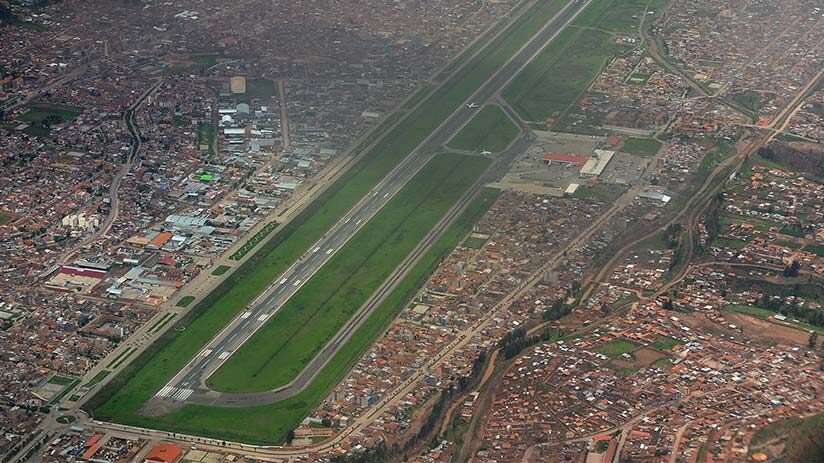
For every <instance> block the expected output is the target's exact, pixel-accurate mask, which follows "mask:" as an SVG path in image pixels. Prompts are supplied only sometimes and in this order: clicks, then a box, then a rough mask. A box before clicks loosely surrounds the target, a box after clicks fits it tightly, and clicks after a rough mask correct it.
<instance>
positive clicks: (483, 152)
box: [481, 150, 492, 156]
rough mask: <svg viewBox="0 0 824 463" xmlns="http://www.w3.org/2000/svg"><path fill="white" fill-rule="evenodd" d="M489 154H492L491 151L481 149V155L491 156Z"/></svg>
mask: <svg viewBox="0 0 824 463" xmlns="http://www.w3.org/2000/svg"><path fill="white" fill-rule="evenodd" d="M491 155H492V151H487V150H483V151H481V156H491Z"/></svg>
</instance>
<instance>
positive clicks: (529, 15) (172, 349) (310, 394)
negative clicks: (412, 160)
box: [84, 0, 566, 443]
mask: <svg viewBox="0 0 824 463" xmlns="http://www.w3.org/2000/svg"><path fill="white" fill-rule="evenodd" d="M565 3H566V1H565V0H551V1H547V2H538V3H535V4H534V5H532V6H531V7H530V9H529V11H527V12H526V14H525V15H523V16H522V17H520V18H519V19H518V20H517V21H515V23H513V24H512V25H511V26H509V27H507V28H506V29H505V31H504V33H503V34H502V35H500V36H499V37H497V38H496V39H495V40H493V41H490V43H489V45H487V46H486V47H484V48H483V51H482V52H481V53H480V54H479V55H478V56H476V57H474V58H472V59H471V60H469V61H468V65H467V67H466V68H464V69H463V70H462V72H461V73H459V74H457V75H455V76H454V77H452V78H451V79H449V81H447V82H446V83H445V85H444V86H443V87H441V88H439V89H438V90H437V91H435V92H433V93H432V94H431V95H430V96H429V97H428V98H426V99H425V100H424V102H423V103H422V104H421V106H419V107H418V109H417V110H416V111H414V112H412V113H411V114H409V115H408V116H407V117H406V118H405V119H403V120H402V121H401V122H400V123H399V125H398V126H396V127H395V128H394V129H392V130H390V131H388V132H387V133H386V135H385V136H384V137H383V138H381V140H380V141H379V142H378V143H377V144H376V145H375V146H374V147H373V148H372V149H371V150H369V152H367V153H366V154H365V155H364V156H363V157H362V158H361V159H360V160H359V161H358V162H357V163H356V164H355V165H353V166H352V167H351V168H350V169H349V170H347V172H346V173H345V174H343V175H342V176H341V177H340V178H339V179H338V180H337V181H336V182H335V183H334V184H332V185H331V186H330V187H329V188H327V189H326V190H325V191H324V192H323V193H322V194H321V195H319V197H318V198H317V199H316V200H315V201H313V202H312V203H311V204H310V205H309V206H308V207H306V208H305V209H304V210H303V211H302V212H301V213H300V214H298V215H297V216H296V217H295V218H293V219H292V220H291V221H290V222H289V224H287V225H286V226H284V227H283V228H282V229H281V230H279V231H278V232H277V233H276V234H274V236H271V237H269V238H268V239H267V240H266V242H265V243H264V245H263V246H262V248H261V249H260V251H258V252H257V253H255V254H254V255H252V256H251V257H250V258H249V259H248V260H247V261H246V262H245V263H244V264H243V265H241V266H240V267H239V268H237V269H236V270H235V271H234V272H232V274H231V275H229V276H228V277H227V278H226V279H225V280H224V281H223V282H222V283H221V284H220V285H219V286H218V287H217V288H216V289H215V290H213V291H212V292H211V293H210V294H209V295H207V296H206V297H205V298H203V299H202V300H201V301H200V302H199V303H197V304H196V305H195V306H194V307H193V308H192V309H191V310H190V311H189V312H188V313H187V314H186V315H185V316H184V317H182V318H181V319H180V320H178V321H177V322H176V323H175V326H174V329H170V330H167V331H166V332H165V333H164V334H163V336H161V337H160V339H158V340H157V341H156V342H155V343H153V344H152V345H151V346H149V348H147V349H146V351H144V352H143V353H142V354H141V355H139V356H138V357H137V358H135V359H134V360H133V361H132V363H131V364H130V365H128V366H127V368H126V369H124V371H123V372H122V373H121V374H119V375H118V376H117V377H115V378H113V379H112V381H111V382H109V383H108V384H106V385H105V386H104V387H103V388H102V389H101V391H100V392H99V393H98V394H97V395H96V396H95V397H94V398H93V399H92V400H90V401H89V402H87V404H86V405H85V406H84V408H85V409H87V410H90V411H92V412H93V413H94V415H95V416H97V417H98V418H101V419H105V420H110V421H117V422H126V423H131V424H137V425H142V426H149V427H157V428H163V429H169V430H180V431H185V432H191V433H195V434H202V435H211V436H222V437H224V438H231V439H237V440H244V441H250V442H268V443H271V442H276V441H278V439H279V438H280V437H282V436H283V435H285V433H286V431H287V430H288V429H290V428H291V427H294V425H296V424H297V422H298V421H299V420H300V419H301V418H303V416H304V415H305V413H306V412H307V411H308V410H309V409H310V408H311V407H312V406H313V405H314V404H315V403H317V402H318V401H319V400H320V399H321V398H322V397H323V396H324V395H325V394H326V393H327V391H328V389H329V388H330V387H331V386H332V385H333V384H334V383H335V381H337V380H338V379H339V378H340V377H341V376H342V375H343V373H345V371H346V368H348V366H349V365H351V361H350V362H347V361H346V359H347V358H349V357H350V356H352V355H354V354H353V352H362V350H363V348H365V346H366V345H368V340H371V339H372V337H373V336H374V332H373V331H371V330H375V329H379V328H380V326H381V325H380V323H381V320H382V318H381V314H383V315H382V316H383V318H384V319H383V324H385V322H386V321H388V320H389V319H391V317H392V314H394V312H392V311H391V310H394V308H393V309H389V308H387V307H388V306H387V307H384V306H381V309H379V310H378V312H376V313H375V314H373V315H372V316H371V317H370V318H369V320H368V321H367V322H366V323H365V324H364V325H363V326H362V327H361V328H360V329H359V330H358V333H357V334H356V335H355V336H354V337H353V339H352V340H350V342H349V343H347V344H346V346H345V347H344V349H342V350H341V351H340V352H339V353H338V354H337V356H336V357H335V359H333V361H332V362H331V363H330V366H329V367H327V368H326V369H324V371H323V373H321V375H320V376H319V377H318V378H317V379H316V380H315V381H314V382H313V383H312V385H311V386H310V387H309V388H308V389H307V390H305V391H304V392H303V393H301V394H299V395H298V396H296V397H293V398H292V399H289V400H287V401H283V402H280V403H277V404H273V405H269V406H264V407H254V408H252V409H231V410H229V409H222V408H214V407H198V406H192V405H187V406H185V407H183V408H182V409H181V410H179V411H177V412H175V413H173V414H170V415H167V416H165V417H163V418H160V419H152V418H147V417H143V416H141V415H140V414H139V409H140V407H141V406H142V404H143V403H144V402H145V401H146V400H148V399H149V398H151V396H152V395H153V394H154V393H155V392H156V391H157V390H159V389H160V388H161V387H162V385H163V384H164V383H165V382H166V381H167V380H168V378H170V377H172V376H173V375H174V374H175V373H176V372H177V371H178V370H179V369H180V368H182V367H183V366H184V365H185V364H186V362H187V361H188V360H189V359H190V358H192V357H193V356H194V355H195V354H196V353H197V351H198V350H199V349H200V347H201V346H203V345H204V344H205V343H206V342H207V341H208V340H209V339H211V338H212V337H213V336H214V334H215V333H217V332H218V331H219V330H220V329H221V328H222V327H223V326H225V325H226V324H227V323H228V322H229V321H230V320H231V319H232V318H233V317H234V316H236V315H237V314H238V313H239V312H240V311H241V310H243V308H244V307H245V306H246V305H247V304H248V303H249V302H250V301H251V300H252V299H254V297H256V296H257V295H258V294H259V293H260V292H261V291H262V290H264V289H265V288H266V287H267V286H268V284H269V283H270V282H271V281H272V280H273V279H274V278H275V277H276V276H277V275H279V274H280V273H282V272H283V270H285V269H286V268H287V267H288V266H289V265H290V264H291V263H292V262H294V261H295V260H296V259H297V258H298V257H300V255H302V254H303V253H304V252H305V251H306V250H308V248H309V246H311V245H312V243H314V242H315V241H316V240H317V239H318V238H320V237H321V236H322V235H323V233H325V232H326V231H327V230H328V229H329V228H330V227H331V226H332V225H333V224H334V223H335V222H337V221H338V220H339V219H340V218H341V217H342V216H343V214H344V213H345V212H346V211H347V210H348V209H349V208H350V207H351V206H352V205H353V204H355V203H356V202H357V201H358V200H359V199H360V198H362V197H363V196H364V195H365V194H366V193H367V192H368V191H369V190H370V189H371V188H372V187H373V186H374V185H375V184H376V183H377V182H378V181H379V180H380V179H381V178H382V177H383V176H384V175H385V174H386V173H388V172H389V171H390V170H391V169H392V168H393V167H394V166H396V165H397V164H398V163H399V162H400V161H401V160H402V159H403V158H404V157H405V156H407V155H408V154H409V153H410V152H411V151H412V150H413V149H414V148H415V147H416V146H417V145H418V144H420V143H421V142H422V141H423V140H424V139H425V138H426V137H427V136H428V134H429V133H431V132H432V131H433V130H434V129H435V128H437V127H438V126H439V125H440V124H441V123H442V122H443V121H444V120H445V119H446V118H447V117H448V116H449V114H451V113H452V112H453V111H454V110H455V109H457V108H458V107H459V106H460V105H461V104H463V101H465V100H466V99H467V98H469V96H470V95H471V94H472V93H474V92H475V91H476V90H477V89H478V88H479V87H480V85H481V84H482V83H483V82H485V81H486V80H487V79H489V77H490V76H491V75H492V74H493V73H494V72H495V71H496V70H497V69H498V68H499V67H500V66H501V65H502V64H504V63H505V62H506V61H507V60H508V59H509V57H511V56H512V55H513V54H514V52H516V51H517V50H518V49H519V48H520V47H521V46H522V45H523V44H524V43H525V42H526V41H527V40H528V39H529V38H530V37H531V36H532V35H533V34H534V33H535V32H537V31H538V30H539V29H540V28H541V27H542V26H543V25H544V24H545V23H546V22H547V21H548V20H549V19H550V18H551V17H552V16H553V15H554V14H555V13H557V12H558V11H559V10H560V8H561V7H562V6H563V5H564V4H565ZM370 141H371V140H370ZM363 150H364V145H361V146H359V147H357V148H355V150H354V152H356V153H357V152H362V151H363ZM443 242H444V241H443V240H441V241H439V245H438V246H442V243H443ZM457 242H458V241H457V239H456V240H455V241H454V244H452V245H451V246H450V249H451V247H453V246H454V245H455V244H457ZM439 249H440V248H439ZM444 252H445V251H444ZM430 254H432V253H430ZM430 254H428V255H427V256H430ZM433 259H435V258H432V259H429V262H433ZM419 267H420V265H419V266H418V267H416V269H415V272H413V273H414V274H415V275H418V277H417V278H416V279H414V281H416V282H418V281H420V280H421V279H422V278H423V276H421V274H420V273H418V270H419ZM430 267H431V265H430V266H428V267H426V268H427V269H428V268H430ZM411 276H414V275H411ZM411 276H410V277H411ZM406 281H410V280H409V279H406V280H405V282H406ZM395 294H396V293H393V296H392V298H394V299H395V300H396V302H397V298H398V297H399V296H394V295H395ZM392 298H390V300H391V299H392ZM385 305H386V304H385ZM395 308H396V307H395ZM386 317H388V318H386ZM184 327H185V329H177V328H184ZM364 340H367V343H366V344H363V342H364ZM339 357H340V358H339ZM256 413H260V415H255V414H256Z"/></svg>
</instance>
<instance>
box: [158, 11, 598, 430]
mask: <svg viewBox="0 0 824 463" xmlns="http://www.w3.org/2000/svg"><path fill="white" fill-rule="evenodd" d="M588 4H589V2H588V1H587V2H585V1H581V0H575V1H573V2H570V3H569V4H567V5H566V6H565V7H564V8H563V9H562V10H561V11H560V12H559V13H558V14H557V15H556V16H555V17H554V18H553V19H552V20H550V21H549V22H548V23H547V24H546V25H545V26H544V27H543V28H542V29H541V30H540V31H538V33H536V34H535V35H534V36H533V37H532V38H531V39H530V40H529V41H528V42H527V43H526V44H525V45H524V46H523V47H522V48H521V49H520V50H518V51H517V52H516V53H515V54H514V55H513V56H512V57H511V58H510V59H509V61H507V63H505V64H504V65H503V66H502V67H501V68H500V69H498V71H497V72H496V73H495V74H494V75H493V76H492V77H491V78H490V79H489V80H487V81H486V82H485V83H484V84H483V85H482V86H481V88H480V89H478V90H477V91H476V92H475V93H474V94H473V95H472V96H471V97H470V98H468V99H467V100H466V101H465V104H462V105H461V106H460V107H459V108H457V109H456V110H455V111H454V112H453V113H452V114H451V115H450V117H448V118H447V120H446V121H444V122H443V123H442V124H441V125H440V126H439V127H438V128H437V129H436V130H435V131H434V132H433V133H431V134H430V135H429V136H428V137H427V138H426V139H425V140H424V141H423V142H422V143H421V144H420V145H419V146H418V147H417V148H416V149H415V150H414V151H413V152H412V153H410V155H409V156H407V157H406V158H405V159H404V161H402V162H401V163H400V164H399V165H398V166H397V167H396V168H395V169H393V170H392V171H391V172H390V173H389V174H387V175H386V176H385V177H384V179H383V180H381V182H379V183H378V185H376V186H375V187H374V188H373V189H372V190H370V192H369V193H368V194H367V195H366V196H365V197H364V198H362V199H361V201H359V202H358V203H357V204H356V205H355V206H353V207H352V208H351V209H350V210H349V211H348V212H347V213H346V214H345V215H344V216H343V217H342V219H341V220H340V221H339V222H338V223H336V224H335V225H334V226H333V227H332V228H331V229H330V230H329V231H328V232H327V233H326V234H325V235H324V236H323V237H322V238H321V239H319V240H318V241H317V242H316V243H314V244H313V245H312V246H311V247H310V248H309V250H308V251H307V252H306V253H305V254H304V255H303V256H302V257H301V258H300V259H299V260H298V261H297V262H295V263H294V264H293V265H292V266H290V267H289V268H288V269H287V270H286V271H285V272H283V274H281V275H280V276H278V277H277V278H276V279H275V280H274V281H273V283H272V284H271V285H270V286H269V287H268V288H267V289H266V290H265V291H264V292H263V293H262V294H261V295H260V296H259V297H258V298H256V299H255V300H254V301H253V302H252V303H251V304H250V305H249V306H248V307H247V308H246V309H245V310H244V311H242V312H241V313H240V314H239V315H238V316H237V317H236V318H235V319H233V320H232V321H231V322H230V323H229V324H228V325H227V326H226V327H224V329H223V330H221V331H220V332H219V333H218V334H217V335H216V336H215V337H214V338H213V339H212V340H210V341H209V342H208V343H207V344H206V346H204V347H203V348H202V349H201V350H200V351H199V352H198V354H197V355H196V356H195V357H194V358H193V359H192V360H190V361H189V362H188V363H187V364H186V366H185V367H184V368H182V369H181V370H180V371H179V372H178V373H177V374H176V375H175V376H174V377H173V378H172V379H171V380H170V381H168V382H167V383H166V385H165V386H164V387H163V388H161V389H160V390H159V391H158V392H157V393H156V394H155V396H154V398H153V399H152V400H150V401H149V402H148V403H147V404H146V405H145V406H144V408H143V413H145V414H147V415H159V414H165V413H168V412H170V411H172V410H174V409H175V408H177V407H179V406H180V405H182V404H183V403H186V402H189V403H207V404H215V405H225V406H233V405H234V406H248V405H249V403H250V401H252V402H253V403H263V402H265V401H272V400H278V399H282V398H285V397H288V396H290V395H293V394H295V393H297V392H300V390H302V389H303V387H305V386H306V385H307V384H308V382H307V379H311V378H313V377H314V374H315V373H316V372H317V369H319V368H320V367H321V366H322V365H323V364H325V362H326V361H327V360H328V358H330V357H331V356H332V355H333V354H334V353H335V352H336V351H337V349H338V347H340V346H341V345H342V344H343V343H344V339H341V337H340V336H336V337H335V338H334V339H333V340H332V341H331V342H330V343H329V345H327V346H326V348H325V349H323V350H322V353H324V357H325V358H321V359H316V360H317V361H314V362H311V363H310V366H309V367H307V370H306V371H304V372H303V373H302V374H301V375H299V378H303V380H302V381H301V384H297V385H295V384H289V385H286V386H283V387H281V388H278V389H275V390H273V391H265V392H263V393H252V394H238V393H221V392H218V391H213V390H211V389H210V388H209V387H208V386H207V385H206V379H207V378H208V377H209V376H210V375H211V374H212V373H214V372H215V371H216V370H217V369H218V368H220V366H221V365H222V364H223V363H224V362H225V361H226V360H228V359H229V358H230V357H231V355H232V354H233V353H234V352H235V351H236V350H237V349H238V348H239V347H240V346H242V345H243V344H244V343H245V342H246V340H248V339H249V338H250V337H251V336H252V335H254V333H255V332H256V331H257V330H258V329H260V328H261V327H262V326H263V325H264V324H266V323H267V321H269V319H270V318H271V317H272V316H274V315H275V314H276V313H277V311H278V309H279V308H280V307H282V305H283V304H284V303H285V302H286V301H287V300H288V299H289V298H290V297H291V296H292V295H293V294H295V293H296V292H297V291H298V290H299V289H300V288H301V286H302V285H303V284H304V283H305V282H306V281H308V280H309V279H310V278H311V277H312V276H313V275H314V274H315V272H317V271H318V270H319V269H320V268H321V267H322V266H323V265H324V264H325V263H326V262H327V261H328V260H329V259H331V258H332V257H333V256H334V254H335V252H337V251H338V250H339V249H340V248H341V247H342V246H344V245H345V244H346V243H347V242H348V241H349V239H350V238H351V237H352V236H354V235H355V233H357V232H358V230H360V228H361V227H362V226H363V225H365V224H366V222H368V221H369V219H370V218H371V217H372V216H374V215H375V214H376V213H377V212H378V211H379V210H380V209H381V208H382V207H383V206H384V205H385V204H386V203H387V202H389V201H390V200H391V199H392V197H393V196H394V195H395V194H396V193H397V192H398V191H399V190H400V189H401V188H403V186H404V185H405V184H406V183H407V182H408V181H409V180H410V179H411V178H412V177H413V176H414V175H415V174H416V173H417V172H418V171H419V170H420V169H421V168H422V167H423V166H424V165H425V164H426V162H427V161H428V160H429V159H430V158H431V157H432V155H433V154H434V153H436V152H438V151H441V150H443V146H444V145H445V144H446V142H447V141H448V140H449V139H451V138H452V136H454V135H455V134H456V133H457V132H459V131H460V130H461V128H463V127H464V126H465V125H466V124H467V123H468V122H469V121H470V120H471V119H472V117H474V115H475V114H477V112H478V111H480V109H481V108H482V107H483V104H484V103H486V102H489V101H491V100H492V99H494V98H495V97H497V95H498V94H499V92H500V91H501V90H502V89H503V88H504V87H505V86H506V85H507V84H508V83H509V82H510V81H511V80H512V79H514V78H515V76H517V75H518V73H520V71H521V70H522V69H523V68H524V67H525V66H526V65H527V64H529V63H530V62H531V61H532V60H533V59H534V58H535V56H537V55H538V53H540V51H541V50H542V49H543V48H544V47H545V46H546V45H547V44H548V43H549V42H550V41H551V40H552V39H553V38H554V37H555V36H556V35H557V34H558V33H559V32H560V31H561V30H563V28H564V27H565V26H566V25H567V24H568V23H569V22H571V21H572V20H573V19H574V18H575V17H576V16H577V14H578V13H580V11H581V10H583V8H584V7H586V6H587V5H588ZM471 102H475V103H480V104H478V105H477V107H473V108H470V107H468V106H469V103H471ZM473 106H475V105H473ZM516 144H517V143H516ZM520 148H521V149H523V146H521V147H520ZM359 314H360V312H359ZM358 318H359V317H358V316H357V315H356V317H353V319H355V322H359V321H360V320H357V319H358ZM351 323H352V322H350V325H347V326H346V327H344V329H342V330H341V331H345V330H346V331H349V334H351V331H353V329H352V327H351ZM330 346H331V347H333V348H334V349H329V348H330ZM292 386H297V387H292ZM244 395H246V396H249V397H247V398H246V400H244V399H243V398H242V396H244Z"/></svg>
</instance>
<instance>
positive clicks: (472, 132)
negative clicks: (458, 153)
mask: <svg viewBox="0 0 824 463" xmlns="http://www.w3.org/2000/svg"><path fill="white" fill-rule="evenodd" d="M517 136H518V127H516V126H515V124H513V123H512V121H511V120H510V119H509V117H507V115H506V113H504V112H503V110H502V109H501V108H499V107H498V106H492V105H490V106H484V108H483V109H481V111H480V112H478V114H476V115H475V117H473V118H472V120H471V121H469V124H467V125H466V126H465V127H464V128H463V129H461V131H460V132H458V134H457V135H455V136H454V137H453V138H452V140H450V141H449V147H450V148H454V149H458V150H466V151H475V152H478V153H480V152H482V151H491V152H493V153H499V152H501V151H503V150H504V149H505V148H506V147H507V146H509V144H510V143H512V140H514V139H515V137H517Z"/></svg>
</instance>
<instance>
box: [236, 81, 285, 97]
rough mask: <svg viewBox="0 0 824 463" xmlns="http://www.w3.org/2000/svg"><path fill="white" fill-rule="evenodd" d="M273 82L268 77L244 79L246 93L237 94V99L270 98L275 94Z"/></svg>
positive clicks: (275, 89)
mask: <svg viewBox="0 0 824 463" xmlns="http://www.w3.org/2000/svg"><path fill="white" fill-rule="evenodd" d="M277 93H278V90H277V88H276V87H275V83H274V82H273V81H271V80H269V79H246V93H245V94H243V95H238V100H239V101H240V100H242V101H248V100H250V99H253V98H272V97H273V96H275V95H277Z"/></svg>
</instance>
